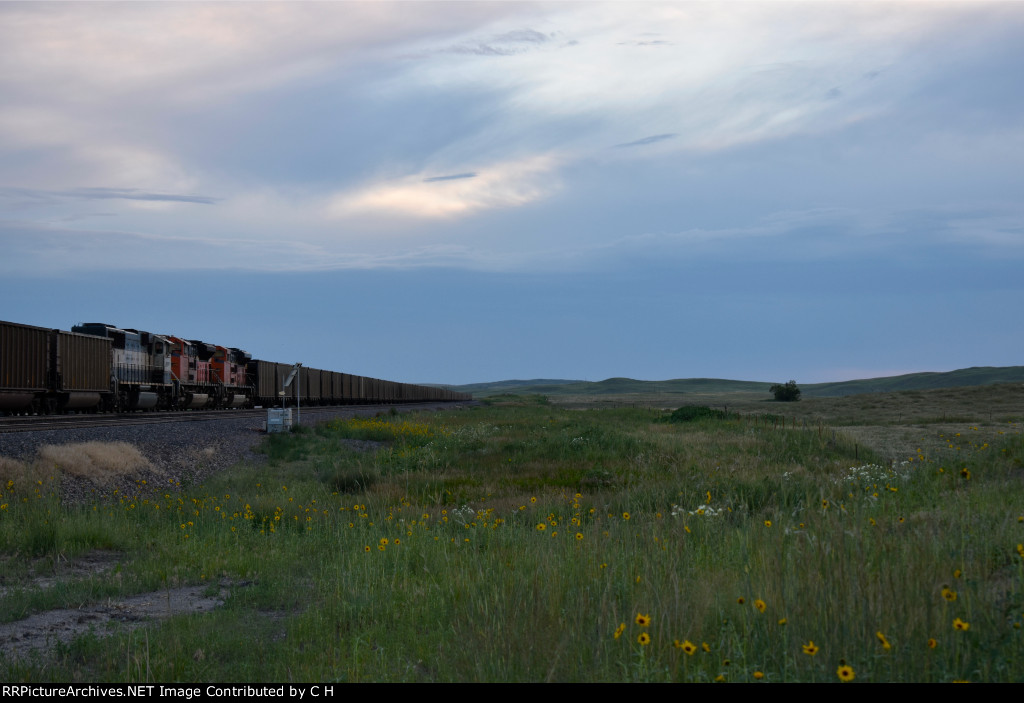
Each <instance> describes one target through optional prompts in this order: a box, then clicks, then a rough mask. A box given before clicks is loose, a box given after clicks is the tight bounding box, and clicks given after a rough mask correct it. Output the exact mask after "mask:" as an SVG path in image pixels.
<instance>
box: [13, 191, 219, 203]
mask: <svg viewBox="0 0 1024 703" xmlns="http://www.w3.org/2000/svg"><path fill="white" fill-rule="evenodd" d="M0 196H6V197H9V198H10V197H16V198H28V199H32V200H52V199H54V198H80V199H84V200H148V201H152V202H177V203H197V204H200V205H213V204H215V203H217V202H219V201H220V200H221V198H214V197H210V196H207V195H181V194H177V193H147V192H145V191H142V190H139V189H138V188H100V187H93V188H71V189H67V190H42V189H33V188H0Z"/></svg>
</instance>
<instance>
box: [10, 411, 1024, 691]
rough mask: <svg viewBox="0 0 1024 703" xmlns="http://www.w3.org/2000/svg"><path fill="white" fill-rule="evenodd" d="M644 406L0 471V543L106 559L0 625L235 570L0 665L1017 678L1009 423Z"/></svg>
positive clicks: (1019, 604)
mask: <svg viewBox="0 0 1024 703" xmlns="http://www.w3.org/2000/svg"><path fill="white" fill-rule="evenodd" d="M730 410H731V408H730ZM700 414H702V413H698V415H700ZM665 416H666V414H665V413H662V412H660V411H656V410H651V409H644V408H628V407H620V408H608V409H598V410H587V411H576V410H569V409H565V408H559V407H556V406H551V405H546V404H543V403H538V402H535V401H534V400H532V399H531V400H530V401H528V402H525V403H518V402H516V401H515V399H502V400H501V401H499V402H496V403H494V404H493V405H491V406H487V407H479V408H474V409H470V410H461V411H453V412H446V413H437V414H426V413H424V414H411V415H399V416H392V417H383V418H376V419H374V421H373V422H362V423H353V422H333V423H328V424H324V425H319V426H317V427H316V428H315V429H313V430H311V431H305V432H303V433H299V434H292V435H288V436H276V435H275V436H271V437H268V438H267V443H266V445H265V449H266V452H267V457H268V460H267V462H266V463H265V464H262V465H258V466H238V467H235V468H234V469H233V470H231V471H229V472H224V473H222V474H219V475H217V476H215V477H213V478H211V479H209V480H208V481H207V483H206V484H204V485H203V486H198V487H193V488H190V489H188V490H181V489H180V487H177V486H174V485H172V484H168V485H166V486H162V487H152V488H147V489H146V490H145V491H140V493H139V495H134V496H125V495H120V496H117V495H110V496H107V497H106V498H105V499H103V500H100V501H98V502H96V503H95V504H90V505H83V506H79V507H66V506H60V505H59V504H57V503H56V502H54V501H53V500H50V499H47V498H46V497H45V496H44V495H43V494H41V493H35V492H33V491H32V490H31V489H30V488H25V489H22V488H20V487H18V486H16V485H15V484H14V483H11V484H9V485H7V487H6V488H4V487H2V486H0V493H2V494H3V495H2V496H0V504H3V506H4V507H3V508H2V509H0V550H2V551H3V552H4V553H6V554H8V555H12V556H13V557H17V556H18V555H26V554H30V553H31V554H34V555H36V556H45V555H51V556H53V555H55V554H57V553H59V554H60V555H61V556H62V557H64V558H74V555H75V554H81V553H84V552H86V551H88V550H90V549H95V548H98V547H102V548H103V549H116V550H119V551H121V552H122V553H123V554H124V555H125V558H124V560H123V562H122V565H121V568H120V570H119V571H118V573H117V574H116V575H115V574H109V575H106V576H94V577H92V578H91V579H89V580H88V581H87V582H73V583H67V584H63V585H62V586H61V587H60V588H54V589H50V590H48V591H44V592H39V593H35V592H31V593H30V592H29V591H28V590H26V589H20V588H18V587H17V584H16V583H7V584H5V586H6V587H7V588H8V591H7V593H6V595H4V596H3V597H2V598H0V606H2V607H0V618H4V619H8V620H9V619H15V618H18V617H23V616H24V615H25V614H26V613H29V612H33V611H38V610H42V609H47V608H52V607H66V606H67V605H68V604H71V603H75V602H79V603H80V602H82V600H84V599H99V598H113V599H116V598H117V597H118V596H124V595H128V594H132V593H142V592H148V591H154V592H156V591H159V590H161V589H166V588H170V587H172V586H177V585H183V584H203V583H217V582H221V581H223V582H230V583H231V584H233V585H232V595H231V597H230V598H229V599H228V601H227V603H226V605H225V607H224V608H222V609H220V610H218V611H216V612H214V613H210V614H205V615H197V616H189V617H179V618H172V619H170V620H168V621H165V622H163V623H161V624H160V625H159V626H156V625H154V626H153V627H152V628H151V630H150V631H149V632H148V633H147V634H146V635H145V639H144V640H143V639H142V636H141V635H140V632H139V631H136V632H134V633H121V634H116V635H114V636H112V637H110V638H106V639H103V638H98V637H94V638H82V639H81V640H80V641H77V642H76V643H74V644H73V646H71V647H69V648H63V649H61V650H59V651H57V652H56V653H54V654H52V655H50V656H49V657H46V658H44V657H40V658H38V659H37V660H35V661H18V662H13V661H6V662H5V661H4V660H3V659H2V657H0V675H3V676H4V679H5V680H15V679H18V680H21V679H25V680H102V681H138V680H142V679H146V678H149V679H152V680H171V679H174V680H183V681H222V680H235V681H281V680H285V679H288V680H337V681H469V680H472V681H477V680H479V681H715V680H723V681H755V680H756V681H839V680H840V679H841V678H849V677H850V676H852V677H853V678H854V680H855V681H952V680H958V679H968V680H974V681H1017V680H1020V679H1021V678H1022V677H1024V639H1022V637H1024V633H1022V629H1021V627H1022V625H1024V546H1019V545H1021V543H1024V503H1022V500H1021V497H1020V496H1021V495H1022V492H1021V481H1022V479H1024V473H1022V472H1024V468H1022V461H1024V435H1022V429H1024V428H1022V424H1021V422H1020V421H1019V420H1017V421H1010V422H1002V423H999V424H992V425H972V426H970V427H976V428H977V429H970V428H969V427H966V426H965V427H958V426H955V425H950V426H945V425H942V426H938V425H937V426H935V427H930V428H924V429H922V428H916V427H912V428H907V429H908V431H910V432H919V433H923V434H922V436H921V437H920V438H919V439H920V440H922V441H920V445H921V447H920V451H916V452H914V453H913V454H908V453H905V452H904V453H903V454H900V457H899V458H898V459H896V460H894V459H893V458H891V457H889V456H888V454H887V453H886V452H885V451H881V450H880V449H878V448H875V447H874V445H868V444H865V443H863V442H862V441H859V440H857V439H855V438H852V437H850V436H847V435H846V434H845V433H844V432H842V431H841V430H836V429H835V428H833V427H831V426H827V425H825V426H822V425H818V424H808V425H807V426H804V424H803V423H799V424H797V425H796V426H794V424H793V423H792V422H790V423H789V424H788V425H787V426H786V427H785V428H783V426H782V424H781V423H779V422H777V421H772V420H771V419H768V418H764V417H756V416H742V415H734V414H732V413H730V414H728V415H724V414H723V415H722V416H717V415H716V414H714V413H711V414H710V415H709V416H707V417H703V418H702V417H696V418H693V419H691V421H688V422H682V423H671V422H662V421H661V420H662V419H664V417H665ZM938 427H940V428H941V430H937V429H936V428H938ZM957 433H959V435H957ZM350 440H373V441H379V442H385V443H386V444H385V445H384V446H383V447H382V448H381V449H379V450H378V451H376V452H372V453H371V452H360V451H354V450H352V449H351V448H350V446H349V442H350ZM923 440H928V441H923ZM908 441H909V440H908ZM925 446H927V447H929V449H928V450H927V451H926V450H925ZM882 449H884V448H882ZM915 449H917V447H915ZM34 535H35V536H34ZM47 535H52V537H48V536H47ZM957 627H959V629H957ZM932 645H934V646H932ZM141 661H145V663H146V665H145V666H144V667H143V666H141V665H140V662H141Z"/></svg>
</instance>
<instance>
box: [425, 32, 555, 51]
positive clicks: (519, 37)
mask: <svg viewBox="0 0 1024 703" xmlns="http://www.w3.org/2000/svg"><path fill="white" fill-rule="evenodd" d="M551 39H552V37H551V36H549V35H547V34H544V33H543V32H538V31H537V30H535V29H515V30H511V31H508V32H502V33H501V34H497V35H494V36H492V37H491V38H489V39H486V40H483V41H479V42H464V43H461V44H454V45H452V46H449V47H448V48H447V49H444V51H445V52H447V53H451V54H475V55H477V56H515V55H516V54H521V53H523V52H525V51H530V50H531V48H532V47H531V46H523V45H524V44H526V45H533V46H534V47H535V46H538V45H540V44H544V43H546V42H548V41H550V40H551Z"/></svg>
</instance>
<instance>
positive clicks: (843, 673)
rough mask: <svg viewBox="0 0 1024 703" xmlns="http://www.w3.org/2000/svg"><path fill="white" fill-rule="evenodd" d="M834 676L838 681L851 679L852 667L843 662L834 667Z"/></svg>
mask: <svg viewBox="0 0 1024 703" xmlns="http://www.w3.org/2000/svg"><path fill="white" fill-rule="evenodd" d="M836 676H838V677H839V680H840V681H853V667H851V666H846V665H845V664H844V665H843V666H841V667H839V668H838V669H836Z"/></svg>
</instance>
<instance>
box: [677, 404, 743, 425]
mask: <svg viewBox="0 0 1024 703" xmlns="http://www.w3.org/2000/svg"><path fill="white" fill-rule="evenodd" d="M737 417H738V416H737V415H736V414H735V413H727V412H725V411H724V410H715V409H714V408H709V407H707V406H706V405H684V406H683V407H681V408H679V409H678V410H676V411H674V412H673V413H672V414H671V415H669V416H668V417H666V418H663V419H662V420H661V421H662V422H696V421H698V420H735V419H736V418H737Z"/></svg>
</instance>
